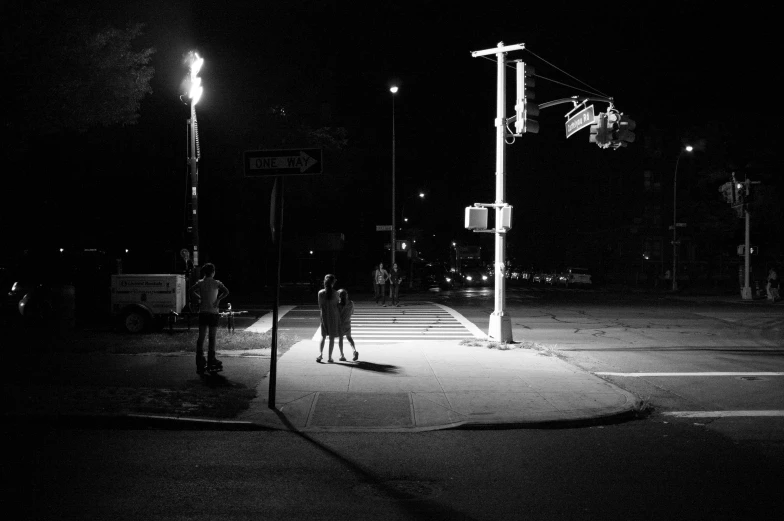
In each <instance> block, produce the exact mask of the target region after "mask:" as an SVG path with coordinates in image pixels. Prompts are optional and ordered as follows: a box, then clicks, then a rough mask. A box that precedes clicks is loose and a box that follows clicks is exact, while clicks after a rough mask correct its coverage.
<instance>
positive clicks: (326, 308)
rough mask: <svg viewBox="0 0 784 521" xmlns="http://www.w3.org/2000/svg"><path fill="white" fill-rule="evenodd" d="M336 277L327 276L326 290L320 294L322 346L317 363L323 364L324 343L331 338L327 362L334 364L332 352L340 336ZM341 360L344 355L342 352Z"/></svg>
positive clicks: (320, 345)
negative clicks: (335, 287)
mask: <svg viewBox="0 0 784 521" xmlns="http://www.w3.org/2000/svg"><path fill="white" fill-rule="evenodd" d="M335 280H336V279H335V276H334V275H332V274H327V275H326V276H325V277H324V289H322V290H320V291H319V292H318V305H319V310H320V311H321V344H319V355H318V358H316V362H318V363H321V360H322V358H323V355H324V342H325V341H326V339H327V337H329V358H328V359H327V361H328V362H329V363H332V362H333V360H332V350H333V349H335V337H336V336H338V335H339V334H340V311H339V310H338V295H337V292H336V291H335V289H334V286H335ZM340 356H341V358H343V359H344V360H345V358H344V357H343V353H342V350H341V355H340Z"/></svg>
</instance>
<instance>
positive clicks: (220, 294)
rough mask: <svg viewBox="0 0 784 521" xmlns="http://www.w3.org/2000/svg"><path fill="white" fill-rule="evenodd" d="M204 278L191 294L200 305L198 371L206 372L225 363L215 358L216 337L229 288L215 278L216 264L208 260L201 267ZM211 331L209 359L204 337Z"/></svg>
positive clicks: (197, 345)
mask: <svg viewBox="0 0 784 521" xmlns="http://www.w3.org/2000/svg"><path fill="white" fill-rule="evenodd" d="M201 274H202V279H201V280H200V281H199V282H197V283H196V284H194V285H193V287H192V288H191V295H192V297H193V299H194V301H195V302H197V303H198V305H199V338H198V340H196V372H197V373H198V374H204V369H205V366H206V368H207V369H220V368H222V367H223V363H222V362H221V361H220V360H218V359H217V358H215V337H216V335H217V333H218V322H219V320H220V314H219V310H218V306H219V305H220V301H221V300H223V299H224V298H226V297H227V296H228V295H229V290H228V289H226V286H224V285H223V283H222V282H221V281H219V280H215V265H214V264H212V263H211V262H208V263H207V264H205V265H204V266H203V267H202V268H201ZM208 331H209V343H208V345H207V359H206V360H205V359H204V338H205V337H206V336H207V333H208Z"/></svg>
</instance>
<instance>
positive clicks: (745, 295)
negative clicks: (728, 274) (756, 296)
mask: <svg viewBox="0 0 784 521" xmlns="http://www.w3.org/2000/svg"><path fill="white" fill-rule="evenodd" d="M740 296H741V298H742V299H743V300H751V299H752V298H753V297H752V294H751V287H750V286H746V287H743V288H741V290H740Z"/></svg>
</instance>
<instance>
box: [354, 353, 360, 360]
mask: <svg viewBox="0 0 784 521" xmlns="http://www.w3.org/2000/svg"><path fill="white" fill-rule="evenodd" d="M357 358H359V351H354V361H355V362H356V361H357Z"/></svg>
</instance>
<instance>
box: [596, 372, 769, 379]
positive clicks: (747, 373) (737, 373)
mask: <svg viewBox="0 0 784 521" xmlns="http://www.w3.org/2000/svg"><path fill="white" fill-rule="evenodd" d="M594 374H598V375H603V376H626V377H629V378H637V377H640V376H650V377H653V376H784V372H773V371H734V372H718V371H706V372H701V373H606V372H597V373H594Z"/></svg>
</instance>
